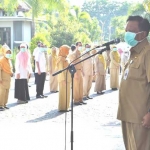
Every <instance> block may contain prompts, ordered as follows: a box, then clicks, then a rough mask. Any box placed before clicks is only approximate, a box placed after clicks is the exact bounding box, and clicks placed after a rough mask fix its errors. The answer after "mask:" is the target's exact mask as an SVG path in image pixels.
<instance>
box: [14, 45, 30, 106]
mask: <svg viewBox="0 0 150 150" xmlns="http://www.w3.org/2000/svg"><path fill="white" fill-rule="evenodd" d="M15 71H16V72H15V78H16V79H15V98H16V99H18V101H17V102H18V103H19V104H24V103H28V101H29V100H30V97H29V90H28V81H27V80H28V77H29V76H30V75H31V73H32V67H31V63H30V56H29V53H28V51H27V45H26V44H25V43H22V44H21V45H20V52H19V53H18V54H17V55H16V62H15Z"/></svg>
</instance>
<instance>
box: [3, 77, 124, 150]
mask: <svg viewBox="0 0 150 150" xmlns="http://www.w3.org/2000/svg"><path fill="white" fill-rule="evenodd" d="M48 78H49V77H48V76H47V79H48ZM33 83H34V78H31V79H30V82H29V85H32V86H31V87H29V92H30V96H31V100H30V101H29V103H27V104H19V105H18V104H17V103H16V101H17V100H16V99H14V98H13V97H14V79H12V84H11V89H10V95H9V102H8V106H9V107H10V109H9V110H6V111H4V112H0V133H1V135H2V136H0V141H1V142H0V143H1V144H0V150H65V149H66V150H71V144H70V131H71V112H68V113H60V112H58V110H57V106H58V93H55V94H51V93H49V81H46V83H45V88H44V93H45V94H46V95H48V98H44V99H35V94H36V93H35V85H34V84H33ZM94 84H95V83H93V86H92V89H91V96H92V97H93V99H91V100H87V101H86V102H87V105H81V106H74V118H73V131H74V143H73V145H74V150H125V148H124V145H123V139H122V133H121V127H120V121H118V120H117V119H116V115H117V107H118V91H111V90H110V89H109V76H107V90H106V92H105V94H104V95H97V94H96V93H94V92H93V91H94ZM65 120H66V121H65ZM65 124H66V127H65ZM65 130H66V133H65ZM65 135H66V136H65ZM65 143H66V144H65Z"/></svg>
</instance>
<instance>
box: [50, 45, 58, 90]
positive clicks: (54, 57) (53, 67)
mask: <svg viewBox="0 0 150 150" xmlns="http://www.w3.org/2000/svg"><path fill="white" fill-rule="evenodd" d="M56 61H57V55H56V47H53V48H52V53H51V55H50V56H49V60H48V62H49V65H48V66H49V75H50V80H49V81H50V92H51V93H56V92H58V79H57V76H52V74H53V73H55V72H56V71H57V65H56Z"/></svg>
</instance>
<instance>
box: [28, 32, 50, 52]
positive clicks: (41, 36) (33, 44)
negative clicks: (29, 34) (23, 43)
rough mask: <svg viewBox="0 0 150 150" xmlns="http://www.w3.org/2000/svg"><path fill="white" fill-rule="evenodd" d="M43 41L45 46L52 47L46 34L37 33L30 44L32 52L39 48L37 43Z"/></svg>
mask: <svg viewBox="0 0 150 150" xmlns="http://www.w3.org/2000/svg"><path fill="white" fill-rule="evenodd" d="M38 41H41V42H42V43H43V44H44V45H47V46H50V43H49V42H48V41H47V39H46V36H45V34H44V33H37V34H36V35H35V36H34V37H33V38H32V39H31V43H30V52H31V54H32V53H33V50H34V49H35V48H36V47H37V42H38Z"/></svg>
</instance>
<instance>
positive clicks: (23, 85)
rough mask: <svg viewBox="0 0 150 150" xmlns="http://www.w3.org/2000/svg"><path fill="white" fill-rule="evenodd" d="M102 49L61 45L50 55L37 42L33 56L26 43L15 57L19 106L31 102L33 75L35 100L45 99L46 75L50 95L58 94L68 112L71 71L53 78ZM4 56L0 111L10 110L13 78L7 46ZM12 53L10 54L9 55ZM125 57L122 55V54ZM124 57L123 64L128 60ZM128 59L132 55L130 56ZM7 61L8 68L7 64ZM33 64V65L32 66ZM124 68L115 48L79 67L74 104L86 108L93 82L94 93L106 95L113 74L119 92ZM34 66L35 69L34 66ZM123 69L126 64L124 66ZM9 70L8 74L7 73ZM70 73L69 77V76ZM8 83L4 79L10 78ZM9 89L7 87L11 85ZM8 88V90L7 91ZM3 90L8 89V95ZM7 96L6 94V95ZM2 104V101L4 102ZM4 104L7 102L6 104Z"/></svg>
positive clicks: (112, 84) (0, 67)
mask: <svg viewBox="0 0 150 150" xmlns="http://www.w3.org/2000/svg"><path fill="white" fill-rule="evenodd" d="M98 51H99V49H95V48H93V49H91V45H90V44H85V46H83V45H82V42H76V44H75V45H71V46H68V45H62V46H61V47H60V48H57V47H52V49H51V54H50V55H48V54H47V47H46V46H45V45H44V44H43V43H42V42H41V41H38V42H37V47H36V48H35V49H34V51H33V54H31V52H30V50H29V47H28V45H27V44H26V43H21V44H20V45H19V46H18V53H17V55H16V57H15V73H14V74H15V89H14V91H15V92H14V98H16V99H17V103H18V104H24V103H28V101H29V100H30V95H29V88H28V81H29V79H30V77H31V75H32V74H33V73H34V77H35V84H36V98H46V97H48V96H46V95H44V93H43V91H44V84H45V80H46V75H47V74H48V75H49V77H50V78H49V85H50V92H51V93H56V92H58V91H59V104H58V110H59V111H69V108H70V97H71V96H70V95H71V93H70V92H71V90H70V89H71V75H70V72H69V71H67V70H66V71H63V72H62V73H60V74H58V75H56V76H53V74H54V73H55V72H57V71H59V70H62V69H65V68H66V67H67V66H68V65H69V64H71V65H73V64H75V63H77V62H79V61H81V60H83V59H86V58H87V57H89V56H91V55H92V54H95V53H96V52H98ZM2 52H3V57H2V58H1V59H0V83H1V84H0V89H2V90H0V92H1V93H0V97H3V98H1V99H0V110H1V111H3V110H5V109H6V108H7V109H8V107H7V106H6V103H7V101H8V93H9V88H10V82H11V80H10V77H11V76H12V75H13V72H12V64H11V50H10V48H9V47H8V46H7V45H6V44H5V45H3V46H2ZM7 53H9V54H7ZM122 56H123V55H122ZM125 56H126V55H124V57H122V58H123V59H122V60H123V62H122V64H123V63H124V64H125V63H126V62H127V60H128V59H126V58H125ZM127 57H129V56H127ZM6 62H7V64H8V65H7V68H6V65H4V63H6ZM32 62H33V65H32ZM120 65H121V56H120V53H119V52H118V51H117V47H116V46H115V45H114V46H113V47H112V49H111V50H108V51H106V52H103V53H101V54H97V55H95V56H93V57H91V58H89V59H87V60H85V61H83V62H81V63H79V64H77V65H74V67H75V70H76V72H75V74H74V78H73V80H74V84H73V99H74V105H85V104H87V103H86V102H85V100H88V99H92V97H91V96H90V90H91V87H92V82H93V81H94V82H95V87H94V92H96V94H104V92H105V90H106V73H107V72H108V73H109V72H110V88H112V90H117V89H118V88H119V72H120ZM32 66H34V67H32ZM122 66H123V65H122ZM8 70H9V71H8ZM66 74H67V76H66ZM8 76H9V79H7V83H5V81H4V80H5V78H6V77H7V78H8ZM7 84H8V85H9V86H8V85H7ZM6 89H7V90H6ZM3 90H6V91H7V92H6V91H5V92H4V91H3ZM4 93H5V95H4ZM2 101H3V102H2ZM4 101H5V102H4Z"/></svg>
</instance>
